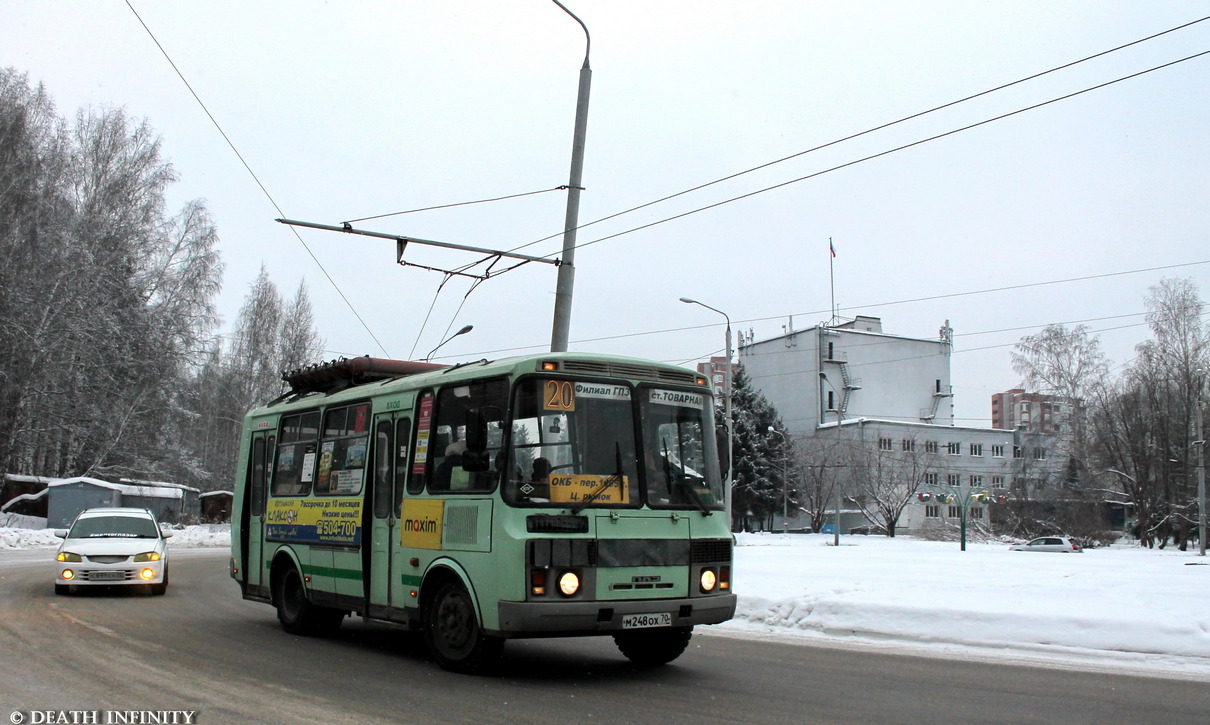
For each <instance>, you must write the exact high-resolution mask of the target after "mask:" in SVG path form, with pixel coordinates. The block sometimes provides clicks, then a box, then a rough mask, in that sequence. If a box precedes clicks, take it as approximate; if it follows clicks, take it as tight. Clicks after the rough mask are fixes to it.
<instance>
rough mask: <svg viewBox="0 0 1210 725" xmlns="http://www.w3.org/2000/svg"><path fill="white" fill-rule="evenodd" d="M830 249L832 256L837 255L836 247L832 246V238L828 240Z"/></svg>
mask: <svg viewBox="0 0 1210 725" xmlns="http://www.w3.org/2000/svg"><path fill="white" fill-rule="evenodd" d="M828 249H830V250H832V256H833V257H835V256H836V247H834V246H832V240H831V239H829V240H828Z"/></svg>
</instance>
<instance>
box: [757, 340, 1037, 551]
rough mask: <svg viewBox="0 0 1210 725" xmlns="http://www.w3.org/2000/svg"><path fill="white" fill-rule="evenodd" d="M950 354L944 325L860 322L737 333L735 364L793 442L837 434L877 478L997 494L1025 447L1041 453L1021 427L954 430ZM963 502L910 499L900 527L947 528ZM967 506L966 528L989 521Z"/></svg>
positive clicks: (1013, 475) (1008, 485)
mask: <svg viewBox="0 0 1210 725" xmlns="http://www.w3.org/2000/svg"><path fill="white" fill-rule="evenodd" d="M952 350H953V330H952V329H951V328H950V326H949V323H948V321H947V323H946V324H945V325H943V326H942V327H941V329H940V332H939V334H938V336H937V338H935V339H922V338H909V337H900V336H897V335H889V334H887V333H884V332H883V331H882V321H881V320H880V319H879V318H876V317H865V316H858V317H857V318H856V319H854V320H853V321H851V322H847V323H843V324H838V325H817V326H815V327H811V328H809V329H806V330H799V331H795V330H787V332H786V334H784V335H782V336H780V337H776V338H773V339H770V340H762V341H760V342H757V341H755V340H753V339H752V338H751V337H749V338H747V339H744V338H743V336H742V335H741V341H740V346H739V363H740V364H741V365H743V366H744V370H745V371H746V373H747V375H748V378H749V379H750V381H751V384H752V385H753V386H754V387H756V388H757V389H759V390H760V391H761V392H762V393H763V394H764V396H765V397H766V398H767V399H768V400H769V402H770V403H772V404H773V406H774V407H776V408H777V410H778V412H779V413H780V414H781V416H782V421H783V423H784V424H785V426H786V429H787V431H788V433H789V434H790V436H791V437H793V438H796V439H806V438H816V437H819V438H822V437H824V436H837V437H838V439H839V440H843V441H845V442H846V444H854V443H855V444H858V446H859V448H860V450H864V451H870V452H875V451H876V452H877V456H878V457H879V459H880V461H881V462H882V463H883V464H885V465H883V466H881V467H880V470H882V471H883V475H887V473H886V472H887V471H888V470H890V471H894V472H895V473H894V474H893V476H898V477H900V478H901V479H904V478H906V479H914V480H902V481H900V483H901V484H902V485H906V486H908V487H909V489H908V490H914V489H917V488H918V489H919V490H920V491H929V492H933V493H937V492H941V493H943V494H944V493H947V492H951V491H952V492H958V494H959V496H965V495H968V494H973V493H980V492H987V493H988V494H990V495H991V496H992V497H993V498H994V497H995V496H998V495H1000V494H1001V493H1007V492H1009V491H1010V490H1011V489H1012V487H1013V486H1014V485H1015V484H1017V480H1016V479H1017V477H1018V473H1019V471H1020V470H1021V469H1022V467H1023V465H1024V463H1025V462H1024V460H1023V459H1025V458H1026V457H1027V451H1031V452H1032V455H1034V456H1040V457H1041V458H1042V459H1043V460H1044V459H1045V457H1046V453H1045V451H1044V450H1041V451H1039V449H1038V448H1037V447H1036V441H1035V442H1034V444H1035V445H1034V446H1032V447H1030V448H1028V449H1027V448H1026V447H1025V446H1023V445H1022V441H1020V440H1019V438H1020V432H1019V431H1013V430H1005V429H997V428H973V427H965V426H955V425H954V413H953V387H952V383H951V378H950V355H951V352H952ZM838 422H839V423H840V429H839V430H837V423H838ZM1034 463H1035V464H1036V461H1034ZM909 472H910V473H909ZM945 500H946V498H945V497H943V498H942V501H945ZM857 503H860V501H859V500H854V501H849V502H847V504H846V506H847V507H853V506H855V505H856V504H857ZM867 505H868V504H867ZM960 506H961V501H960V500H959V501H955V502H953V503H938V502H937V499H936V498H932V499H931V500H929V501H917V500H913V503H912V504H911V505H909V506H908V507H907V509H905V511H904V513H903V515H902V516H901V517H900V519H899V524H898V529H899V530H913V529H918V528H920V527H922V526H927V525H928V524H930V523H941V524H949V523H952V521H951V519H955V518H957V517H959V516H960V515H961V514H962V513H963V512H962V511H961V510H960ZM967 506H968V508H967V510H966V512H965V513H966V514H967V519H968V522H974V523H976V524H978V523H980V522H986V521H987V520H988V519H987V514H986V508H985V507H986V504H985V503H984V502H982V501H970V502H969V503H968V504H967ZM846 518H848V517H846Z"/></svg>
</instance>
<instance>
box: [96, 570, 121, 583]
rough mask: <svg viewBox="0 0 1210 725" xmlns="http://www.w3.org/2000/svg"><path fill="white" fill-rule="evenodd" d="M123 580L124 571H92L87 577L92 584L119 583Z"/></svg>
mask: <svg viewBox="0 0 1210 725" xmlns="http://www.w3.org/2000/svg"><path fill="white" fill-rule="evenodd" d="M125 578H126V572H124V571H94V572H93V573H91V574H89V575H88V580H89V581H94V582H120V581H122V580H124V579H125Z"/></svg>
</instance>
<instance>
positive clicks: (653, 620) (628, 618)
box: [622, 612, 672, 629]
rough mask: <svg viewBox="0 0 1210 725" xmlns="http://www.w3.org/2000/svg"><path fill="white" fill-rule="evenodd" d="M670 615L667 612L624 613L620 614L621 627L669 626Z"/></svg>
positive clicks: (670, 623)
mask: <svg viewBox="0 0 1210 725" xmlns="http://www.w3.org/2000/svg"><path fill="white" fill-rule="evenodd" d="M671 626H672V615H671V614H669V613H668V612H656V613H655V614H625V615H622V629H640V628H642V627H671Z"/></svg>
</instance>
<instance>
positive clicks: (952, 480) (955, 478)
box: [945, 473, 962, 487]
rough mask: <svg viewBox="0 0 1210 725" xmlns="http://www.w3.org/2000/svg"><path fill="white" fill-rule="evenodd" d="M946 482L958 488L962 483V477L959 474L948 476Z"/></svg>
mask: <svg viewBox="0 0 1210 725" xmlns="http://www.w3.org/2000/svg"><path fill="white" fill-rule="evenodd" d="M945 482H946V483H948V484H949V485H951V486H954V487H957V486H958V484H960V483H962V476H960V475H958V474H957V473H949V474H946V476H945Z"/></svg>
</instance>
